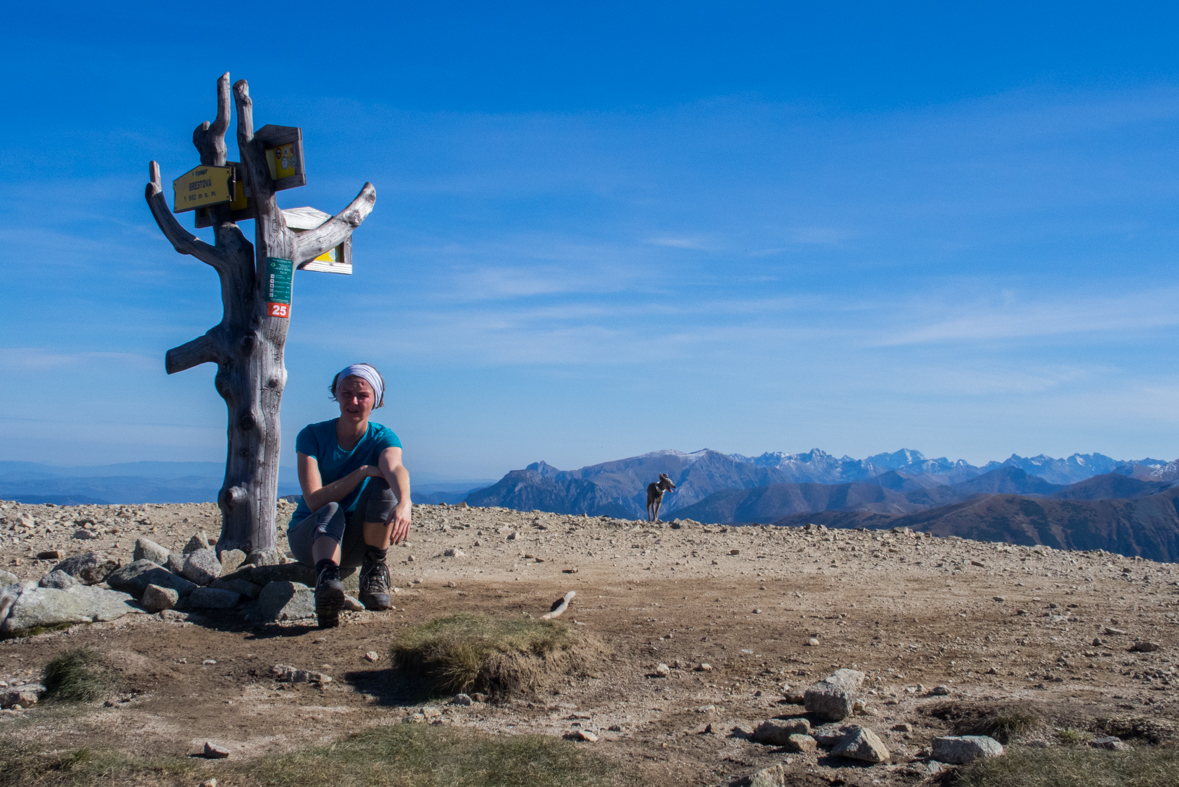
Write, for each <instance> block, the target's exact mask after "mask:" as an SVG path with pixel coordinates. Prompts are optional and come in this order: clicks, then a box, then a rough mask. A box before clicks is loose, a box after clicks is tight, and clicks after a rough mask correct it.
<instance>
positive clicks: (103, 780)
mask: <svg viewBox="0 0 1179 787" xmlns="http://www.w3.org/2000/svg"><path fill="white" fill-rule="evenodd" d="M202 765H205V764H204V763H199V762H193V761H190V760H182V759H179V758H161V757H155V758H151V759H143V758H134V757H131V756H128V755H125V754H121V753H119V752H114V751H110V750H107V749H89V748H84V749H77V750H75V751H71V752H64V753H48V752H44V751H41V750H39V749H37V748H36V747H33V746H30V745H29V744H26V743H22V742H18V741H15V740H12V739H8V740H3V739H0V787H91V786H93V787H97V786H98V785H110V784H124V785H145V787H146V786H154V785H172V784H187V783H190V782H191V783H192V784H197V783H199V781H200V779H201V777H200V775H199V773H198V772H199V771H200V770H201V767H200V766H202ZM206 767H207V766H206ZM181 780H182V781H181ZM194 780H195V781H194Z"/></svg>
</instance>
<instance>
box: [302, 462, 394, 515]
mask: <svg viewBox="0 0 1179 787" xmlns="http://www.w3.org/2000/svg"><path fill="white" fill-rule="evenodd" d="M296 455H297V456H298V458H299V487H300V488H301V489H302V490H303V502H305V503H306V504H307V507H308V508H310V509H311V510H312V511H317V510H319V509H321V508H323V507H324V506H325V505H327V504H328V503H338V502H340V501H341V500H343V499H344V498H345V497H347V496H348V493H349V492H351V491H352V490H353V489H355V488H356V487H358V486H360V483H361V482H362V481H364V479H366V478H370V477H376V476H379V475H381V471H380V469H379V468H377V467H373V466H372V465H361V466H360V467H358V468H356V469H355V470H353V471H352V472H351V473H349V474H348V475H346V476H344V477H343V478H340V479H337V480H335V481H333V482H331V483H330V484H328V485H327V486H324V485H323V477H322V476H321V475H320V474H319V460H318V459H316V458H315V457H314V456H308V455H307V454H304V453H297V454H296ZM406 484H407V488H408V477H407V480H406Z"/></svg>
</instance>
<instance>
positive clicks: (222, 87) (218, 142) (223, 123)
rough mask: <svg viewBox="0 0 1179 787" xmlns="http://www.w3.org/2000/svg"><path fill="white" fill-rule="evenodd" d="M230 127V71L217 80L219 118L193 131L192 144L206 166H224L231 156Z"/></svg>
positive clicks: (206, 122)
mask: <svg viewBox="0 0 1179 787" xmlns="http://www.w3.org/2000/svg"><path fill="white" fill-rule="evenodd" d="M228 128H229V72H228V71H227V72H225V73H224V74H222V75H221V78H220V79H218V80H217V119H216V120H214V121H213V122H212V123H209V121H207V120H206V121H205V122H204V123H201V124H200V125H199V126H197V127H196V129H194V130H193V132H192V144H193V145H195V146H196V149H197V152H198V153H200V154H201V163H202V164H204V165H205V166H206V167H224V166H225V162H226V161H227V160H228V157H229V149H228V148H227V147H226V146H225V131H226V129H228Z"/></svg>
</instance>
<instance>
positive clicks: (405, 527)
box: [385, 498, 413, 544]
mask: <svg viewBox="0 0 1179 787" xmlns="http://www.w3.org/2000/svg"><path fill="white" fill-rule="evenodd" d="M412 511H413V506H412V505H411V504H410V502H409V499H408V498H407V499H405V500H403V501H401V502H400V503H398V504H397V506H396V507H395V508H394V509H393V512H392V513H391V514H389V518H388V519H386V520H385V527H389V524H390V523H392V524H393V529H392V530H390V531H389V543H390V544H400V543H401V542H402V541H404V540H405V539H407V538H409V524H410V519H411V518H412V516H413V513H412Z"/></svg>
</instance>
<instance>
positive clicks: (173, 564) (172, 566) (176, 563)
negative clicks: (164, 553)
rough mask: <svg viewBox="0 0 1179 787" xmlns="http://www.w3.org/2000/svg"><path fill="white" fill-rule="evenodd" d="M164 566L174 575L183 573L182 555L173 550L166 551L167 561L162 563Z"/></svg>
mask: <svg viewBox="0 0 1179 787" xmlns="http://www.w3.org/2000/svg"><path fill="white" fill-rule="evenodd" d="M164 568H166V569H168V570H169V571H171V572H172V573H173V574H175V575H176V576H178V577H179V576H183V575H184V555H177V554H176V553H175V552H169V553H168V562H167V563H165V564H164Z"/></svg>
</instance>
